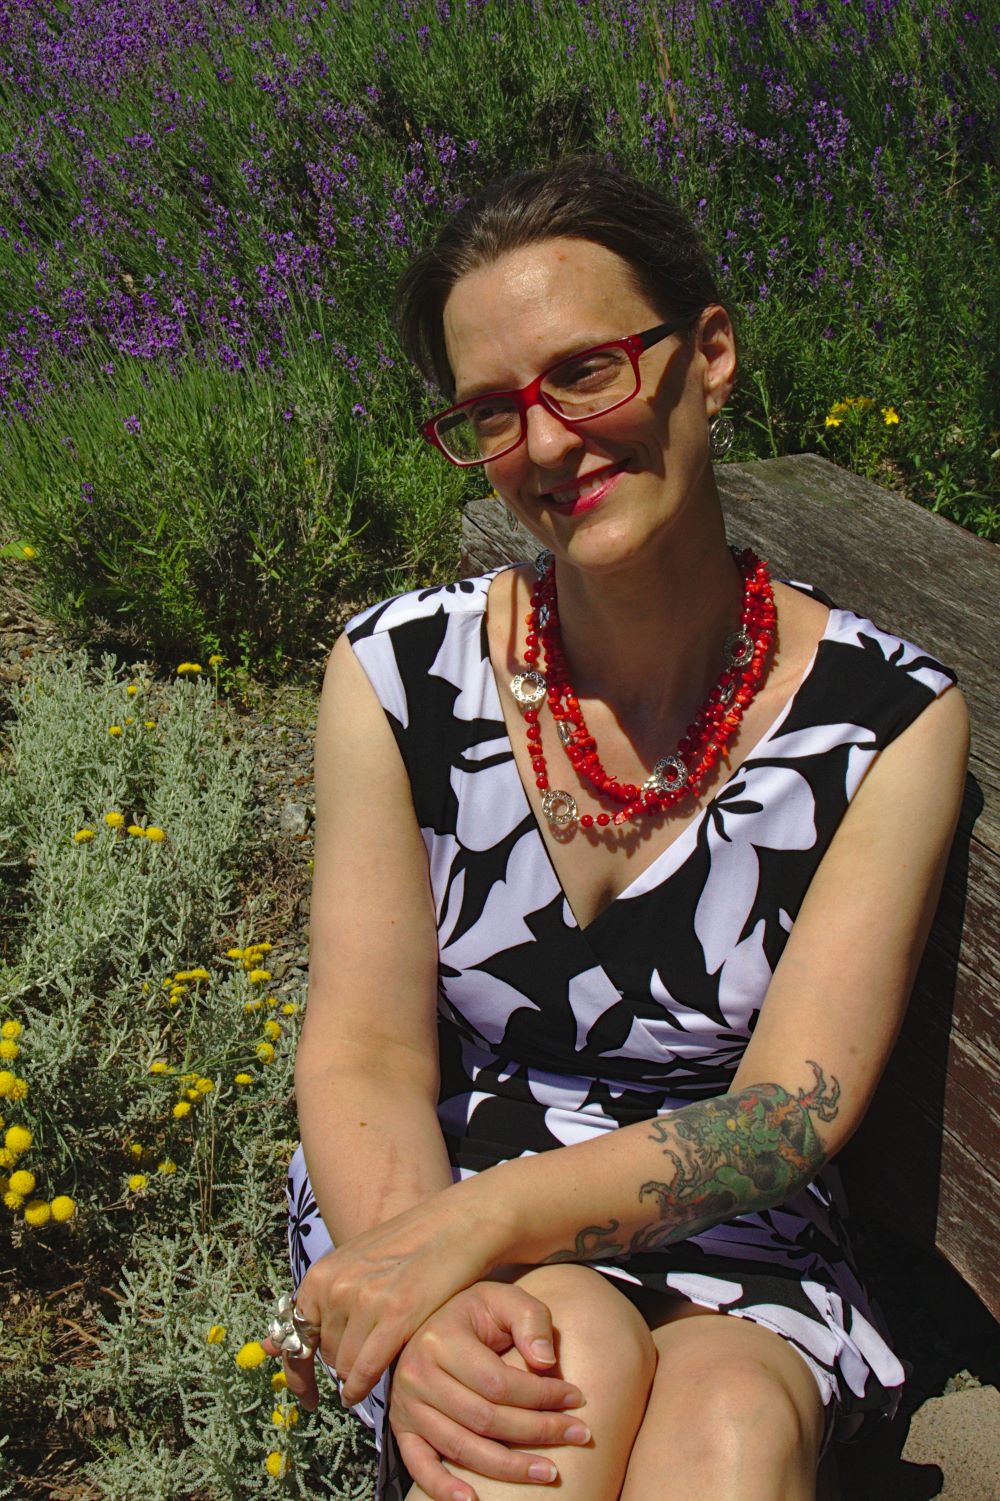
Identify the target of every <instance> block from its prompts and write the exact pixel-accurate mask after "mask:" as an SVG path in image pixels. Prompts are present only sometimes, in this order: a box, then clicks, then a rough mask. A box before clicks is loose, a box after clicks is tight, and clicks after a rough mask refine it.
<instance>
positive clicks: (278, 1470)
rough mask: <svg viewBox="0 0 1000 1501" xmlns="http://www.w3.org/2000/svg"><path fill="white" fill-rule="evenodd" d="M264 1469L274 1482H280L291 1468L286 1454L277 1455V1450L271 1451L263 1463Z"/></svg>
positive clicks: (290, 1462)
mask: <svg viewBox="0 0 1000 1501" xmlns="http://www.w3.org/2000/svg"><path fill="white" fill-rule="evenodd" d="M264 1468H265V1470H266V1471H267V1473H268V1474H269V1475H270V1476H271V1477H272V1479H274V1480H282V1479H283V1478H284V1477H285V1476H286V1475H287V1474H288V1472H289V1470H290V1469H291V1468H292V1461H291V1460H290V1459H289V1457H288V1455H287V1454H279V1453H278V1451H277V1449H272V1450H271V1452H270V1454H269V1455H268V1456H267V1458H266V1459H265V1461H264Z"/></svg>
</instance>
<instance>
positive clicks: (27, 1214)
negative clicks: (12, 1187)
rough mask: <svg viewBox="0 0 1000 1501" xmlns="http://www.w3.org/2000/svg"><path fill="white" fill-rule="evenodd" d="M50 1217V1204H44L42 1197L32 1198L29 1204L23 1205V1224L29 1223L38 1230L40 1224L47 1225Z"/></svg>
mask: <svg viewBox="0 0 1000 1501" xmlns="http://www.w3.org/2000/svg"><path fill="white" fill-rule="evenodd" d="M51 1217H52V1206H51V1205H50V1204H46V1202H45V1200H44V1199H32V1200H31V1203H30V1204H25V1206H24V1221H25V1224H27V1225H31V1226H32V1228H33V1229H36V1230H38V1229H40V1228H41V1227H42V1225H47V1224H48V1222H49V1220H50V1219H51Z"/></svg>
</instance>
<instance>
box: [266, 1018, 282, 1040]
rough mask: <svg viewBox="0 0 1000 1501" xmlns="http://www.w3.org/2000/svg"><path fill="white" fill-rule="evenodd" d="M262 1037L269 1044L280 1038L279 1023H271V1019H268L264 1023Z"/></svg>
mask: <svg viewBox="0 0 1000 1501" xmlns="http://www.w3.org/2000/svg"><path fill="white" fill-rule="evenodd" d="M264 1036H265V1037H266V1038H267V1039H268V1041H269V1042H277V1040H278V1038H279V1037H280V1036H281V1023H280V1022H276V1021H273V1020H272V1018H271V1017H268V1019H267V1021H266V1022H265V1023H264Z"/></svg>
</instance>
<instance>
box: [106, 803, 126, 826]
mask: <svg viewBox="0 0 1000 1501" xmlns="http://www.w3.org/2000/svg"><path fill="white" fill-rule="evenodd" d="M104 822H105V823H106V824H107V826H108V828H109V829H120V828H122V827H123V826H124V823H125V815H124V813H118V812H116V811H115V809H114V808H112V809H111V812H110V813H105V815H104Z"/></svg>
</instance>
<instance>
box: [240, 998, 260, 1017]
mask: <svg viewBox="0 0 1000 1501" xmlns="http://www.w3.org/2000/svg"><path fill="white" fill-rule="evenodd" d="M263 1009H264V1002H263V1001H260V1000H257V1001H244V1002H243V1010H244V1011H245V1012H246V1013H247V1015H248V1016H250V1015H252V1014H253V1012H254V1011H263Z"/></svg>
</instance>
